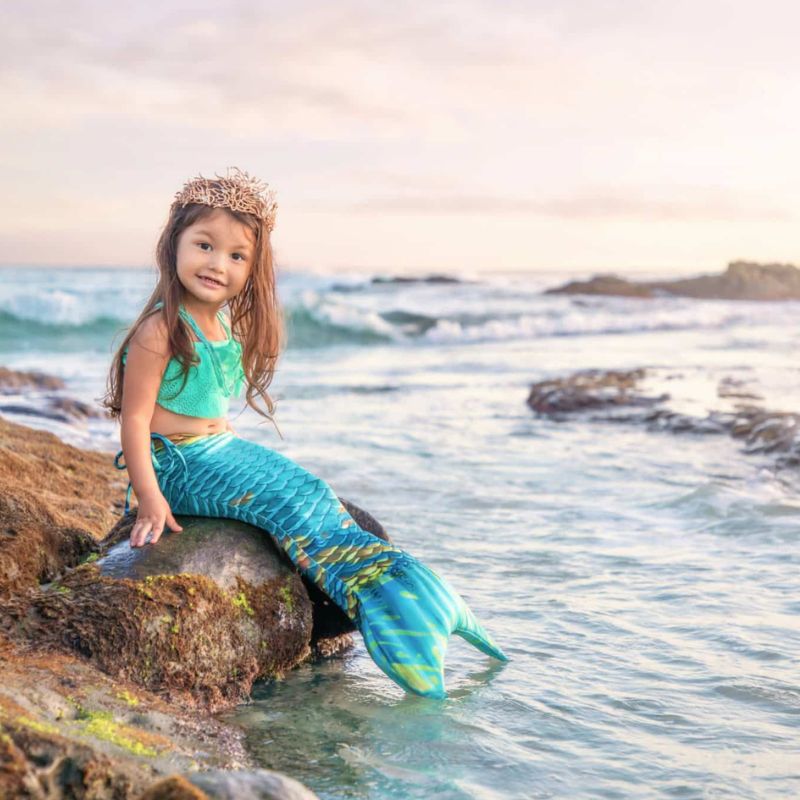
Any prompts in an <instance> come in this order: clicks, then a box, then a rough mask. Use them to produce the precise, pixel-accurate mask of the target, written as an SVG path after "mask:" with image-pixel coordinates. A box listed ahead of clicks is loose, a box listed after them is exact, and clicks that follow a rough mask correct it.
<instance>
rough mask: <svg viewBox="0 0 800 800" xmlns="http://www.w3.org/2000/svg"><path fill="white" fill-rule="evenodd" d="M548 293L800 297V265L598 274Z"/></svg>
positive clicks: (747, 264)
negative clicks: (656, 275)
mask: <svg viewBox="0 0 800 800" xmlns="http://www.w3.org/2000/svg"><path fill="white" fill-rule="evenodd" d="M545 294H599V295H616V296H620V297H644V298H647V297H657V296H659V295H663V294H671V295H678V296H681V297H694V298H698V299H708V300H711V299H716V300H800V269H798V268H797V267H795V266H793V265H792V264H756V263H753V262H749V261H734V262H733V263H731V264H729V265H728V268H727V270H726V271H725V272H724V273H722V274H720V275H700V276H698V277H696V278H683V279H680V280H673V281H631V280H627V279H625V278H620V277H618V276H615V275H597V276H595V277H594V278H591V279H590V280H588V281H571V282H569V283H567V284H564V285H563V286H560V287H557V288H555V289H548V290H547V291H546V292H545Z"/></svg>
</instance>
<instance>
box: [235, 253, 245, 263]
mask: <svg viewBox="0 0 800 800" xmlns="http://www.w3.org/2000/svg"><path fill="white" fill-rule="evenodd" d="M234 255H235V256H238V257H239V261H245V257H244V256H243V255H242V254H241V253H234Z"/></svg>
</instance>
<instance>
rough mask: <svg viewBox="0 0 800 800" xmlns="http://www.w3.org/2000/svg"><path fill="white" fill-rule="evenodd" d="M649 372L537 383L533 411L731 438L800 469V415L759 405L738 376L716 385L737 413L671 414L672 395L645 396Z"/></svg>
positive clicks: (592, 373) (587, 374)
mask: <svg viewBox="0 0 800 800" xmlns="http://www.w3.org/2000/svg"><path fill="white" fill-rule="evenodd" d="M647 375H648V370H645V369H634V370H626V371H614V370H583V371H580V372H576V373H574V374H573V375H570V376H568V377H565V378H553V379H550V380H546V381H540V382H538V383H534V384H533V385H532V386H531V388H530V392H529V394H528V399H527V403H528V405H529V406H530V408H531V409H532V410H533V411H534V412H536V413H537V414H540V415H542V416H546V417H549V418H550V419H555V420H559V421H564V420H566V419H568V418H570V417H571V416H574V415H575V414H577V413H581V412H583V413H584V414H587V415H588V418H589V419H591V420H593V421H603V422H617V423H636V424H643V425H645V426H647V427H648V428H650V429H652V430H666V431H670V432H673V433H693V434H715V433H716V434H729V435H731V436H733V437H735V438H737V439H742V440H743V441H744V445H745V447H744V451H745V452H746V453H765V454H770V455H772V456H773V457H774V460H775V465H776V466H777V467H779V468H784V467H797V466H799V465H800V414H797V413H794V412H788V411H771V410H769V409H765V408H762V407H761V406H758V405H755V402H756V401H758V400H760V399H761V398H760V397H759V396H758V395H757V394H754V393H753V392H752V391H750V390H748V389H747V388H746V387H745V385H744V384H743V383H742V382H740V381H737V380H736V379H734V378H731V377H727V378H725V379H723V380H721V381H720V382H719V384H718V385H717V397H719V398H725V399H727V400H732V401H736V402H735V403H734V408H733V410H732V411H711V412H709V413H708V414H707V415H706V416H705V417H695V416H691V415H689V414H683V413H680V412H676V411H672V410H671V409H669V408H668V407H667V405H666V404H667V402H668V401H669V400H670V395H669V394H660V395H657V396H651V395H647V394H644V393H643V391H642V389H641V386H640V384H641V382H642V381H643V380H644V379H645V378H646V377H647Z"/></svg>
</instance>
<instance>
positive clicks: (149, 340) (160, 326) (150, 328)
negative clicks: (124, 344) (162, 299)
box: [130, 309, 169, 355]
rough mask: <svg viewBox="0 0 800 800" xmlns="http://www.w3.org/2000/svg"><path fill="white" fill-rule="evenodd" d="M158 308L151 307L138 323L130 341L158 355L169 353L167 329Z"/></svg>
mask: <svg viewBox="0 0 800 800" xmlns="http://www.w3.org/2000/svg"><path fill="white" fill-rule="evenodd" d="M159 312H160V309H153V311H152V312H151V313H150V314H148V315H147V316H146V317H145V318H144V319H143V320H142V321H141V322H140V323H139V325H138V327H137V328H136V331H135V332H134V334H133V336H131V340H130V343H131V344H137V345H139V346H140V347H144V348H145V350H149V351H150V352H153V353H157V354H159V355H169V331H168V330H167V323H166V321H165V320H164V315H163V314H161V313H159Z"/></svg>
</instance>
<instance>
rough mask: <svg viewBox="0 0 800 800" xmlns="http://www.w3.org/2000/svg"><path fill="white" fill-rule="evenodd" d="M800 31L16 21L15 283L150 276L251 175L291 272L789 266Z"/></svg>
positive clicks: (365, 11) (737, 5)
mask: <svg viewBox="0 0 800 800" xmlns="http://www.w3.org/2000/svg"><path fill="white" fill-rule="evenodd" d="M798 29H800V8H798V6H797V4H796V3H792V2H789V1H788V0H786V1H785V2H784V1H778V0H765V1H764V2H760V3H757V4H754V3H751V2H745V1H744V0H728V2H723V0H710V1H707V0H694V2H689V1H688V0H669V2H667V1H666V0H665V1H664V2H661V1H660V0H616V1H615V0H603V1H600V0H528V1H527V2H513V0H512V1H511V2H505V3H492V2H488V0H486V1H485V2H483V1H479V0H458V2H436V1H435V0H433V1H429V2H416V1H415V2H405V3H391V4H389V3H385V2H353V1H352V0H343V1H342V2H337V3H325V2H319V1H318V0H317V1H316V2H292V3H289V2H280V3H277V2H260V3H258V2H239V3H236V2H233V3H219V2H214V3H210V2H197V3H180V2H175V1H174V0H164V2H158V3H156V2H152V0H143V2H139V3H136V4H134V3H129V4H111V3H106V2H96V0H88V1H87V2H73V3H60V2H53V1H52V0H50V1H48V2H36V3H22V2H11V3H6V4H4V11H3V26H2V30H1V31H0V65H1V66H0V93H1V94H0V102H1V103H2V109H3V112H2V116H3V122H2V125H1V126H0V137H2V139H1V141H2V149H0V158H2V160H3V162H4V163H3V178H4V180H3V182H2V188H0V203H1V206H0V210H2V213H1V214H0V241H2V244H3V247H2V251H3V252H2V255H0V263H5V264H48V265H49V264H71V265H72V264H96V265H105V264H108V265H131V266H133V265H139V264H141V265H146V264H149V263H151V261H152V251H153V248H154V245H155V240H156V238H157V235H158V231H159V229H160V226H161V225H163V223H164V221H165V219H166V213H167V209H168V207H169V203H170V202H171V199H172V196H173V195H174V193H175V192H176V191H177V190H178V189H179V188H180V186H181V185H182V183H183V182H184V181H185V180H186V179H188V178H189V177H192V176H194V175H197V174H198V173H202V174H204V175H205V176H206V177H210V176H212V175H213V173H214V172H224V171H225V168H226V167H227V166H228V165H234V164H235V165H238V166H240V167H242V168H243V169H246V170H247V171H248V172H250V173H252V174H254V175H257V176H258V177H260V178H262V179H263V180H265V181H268V182H269V183H270V185H271V186H272V187H273V188H275V190H276V192H277V194H278V201H279V204H280V208H279V211H278V220H277V226H276V229H275V232H274V238H273V242H274V246H275V249H276V254H277V257H278V262H279V264H282V265H284V266H285V267H289V268H291V267H297V268H308V269H313V270H319V271H323V270H324V271H335V270H339V269H348V268H362V269H371V270H381V271H398V272H401V271H402V272H420V271H430V270H437V271H447V270H456V269H462V268H465V269H469V270H531V271H534V270H539V269H557V268H568V269H584V268H585V269H586V270H611V269H613V270H619V271H625V270H629V269H636V268H641V269H647V270H661V271H662V272H663V273H668V272H669V271H670V270H674V271H676V272H678V271H680V272H687V271H692V270H694V271H709V270H710V271H717V270H719V269H722V268H723V267H724V265H725V263H726V262H727V261H730V260H734V259H737V258H747V259H753V260H762V261H767V260H779V261H793V262H797V261H800V229H799V228H798V198H799V197H800V145H798V130H799V129H800V124H799V123H800V47H798V46H797V31H798Z"/></svg>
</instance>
